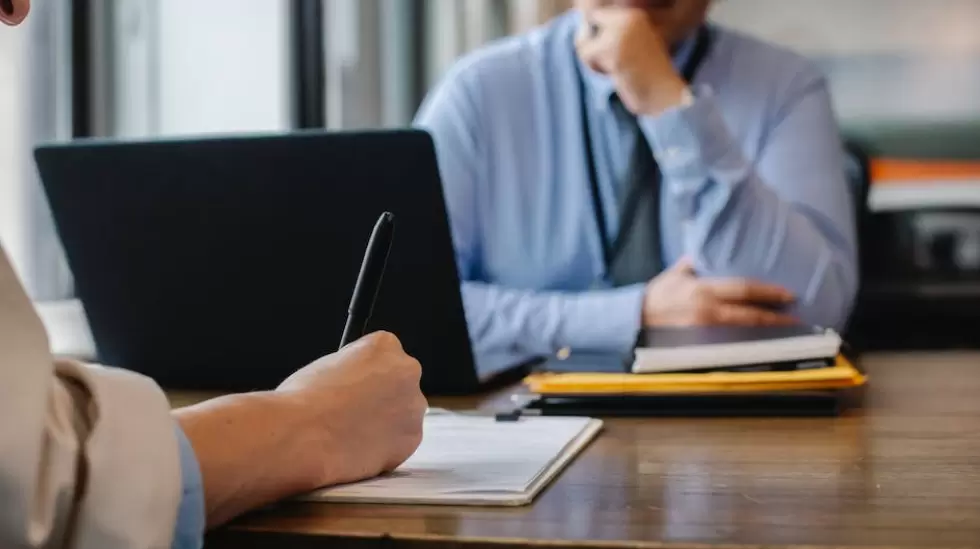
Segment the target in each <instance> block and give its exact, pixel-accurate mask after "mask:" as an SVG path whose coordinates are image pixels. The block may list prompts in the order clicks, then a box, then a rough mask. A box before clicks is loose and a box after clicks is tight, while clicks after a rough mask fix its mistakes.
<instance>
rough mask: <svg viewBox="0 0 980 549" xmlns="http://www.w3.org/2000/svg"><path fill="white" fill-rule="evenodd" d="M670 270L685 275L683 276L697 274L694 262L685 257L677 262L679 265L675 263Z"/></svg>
mask: <svg viewBox="0 0 980 549" xmlns="http://www.w3.org/2000/svg"><path fill="white" fill-rule="evenodd" d="M670 270H671V271H674V272H678V273H683V274H686V275H695V274H697V273H696V272H695V270H694V260H692V259H691V258H690V257H688V256H684V257H682V258H680V259H679V260H678V261H677V263H674V264H673V265H672V266H671V267H670Z"/></svg>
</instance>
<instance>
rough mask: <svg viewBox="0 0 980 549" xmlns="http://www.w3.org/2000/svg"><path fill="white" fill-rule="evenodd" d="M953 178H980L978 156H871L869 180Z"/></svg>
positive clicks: (896, 182) (904, 181) (879, 181)
mask: <svg viewBox="0 0 980 549" xmlns="http://www.w3.org/2000/svg"><path fill="white" fill-rule="evenodd" d="M954 180H964V181H969V182H974V183H975V182H977V181H978V180H980V161H978V160H928V159H921V160H920V159H904V158H901V159H900V158H874V159H872V160H871V181H872V184H875V185H878V184H886V185H888V184H901V183H906V182H908V183H913V182H914V183H924V182H927V181H937V182H938V181H942V182H944V183H948V182H950V181H954Z"/></svg>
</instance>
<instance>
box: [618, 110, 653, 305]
mask: <svg viewBox="0 0 980 549" xmlns="http://www.w3.org/2000/svg"><path fill="white" fill-rule="evenodd" d="M613 101H614V102H615V103H616V105H614V107H615V108H617V109H622V115H623V116H628V117H629V120H630V125H631V129H632V131H633V132H634V135H635V136H636V139H635V140H634V142H635V146H634V147H633V151H632V154H631V156H630V165H629V168H628V170H627V175H626V181H624V182H623V183H625V185H624V188H623V189H622V190H621V192H619V193H618V200H617V202H618V204H617V206H618V208H619V211H620V223H619V232H618V234H617V235H616V239H615V241H613V242H610V243H609V245H610V252H611V253H610V258H609V259H610V264H609V278H610V281H611V282H612V283H613V285H615V286H628V285H631V284H636V283H644V282H648V281H649V280H650V279H652V278H654V277H655V276H657V275H658V274H660V272H661V271H662V270H663V266H664V260H663V252H662V250H661V239H660V179H661V174H660V167H659V166H657V161H656V160H655V159H654V157H653V152H652V151H651V150H650V145H649V143H648V142H647V140H646V137H645V136H644V135H643V131H642V130H641V129H640V125H639V123H638V122H637V120H636V117H635V116H633V115H632V114H630V113H629V112H628V111H626V109H625V107H622V105H621V103H620V102H619V100H618V99H614V100H613Z"/></svg>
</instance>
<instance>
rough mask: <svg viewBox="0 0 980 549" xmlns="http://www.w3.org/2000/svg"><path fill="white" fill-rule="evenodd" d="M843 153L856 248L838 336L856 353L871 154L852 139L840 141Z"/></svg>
mask: <svg viewBox="0 0 980 549" xmlns="http://www.w3.org/2000/svg"><path fill="white" fill-rule="evenodd" d="M844 152H845V154H846V156H847V159H846V160H847V165H846V170H847V180H848V183H849V184H850V188H851V194H852V198H853V200H854V226H855V228H856V229H857V248H858V254H857V257H858V292H857V297H856V298H855V302H854V309H853V311H852V312H851V317H850V320H849V321H848V323H847V324H846V326H845V329H844V333H843V334H842V336H843V337H844V339H845V340H846V341H848V343H849V344H850V345H851V347H852V348H853V350H854V351H855V352H860V349H861V346H862V342H861V335H860V332H859V330H855V323H856V322H855V321H857V320H859V317H860V316H861V314H862V312H863V307H862V305H863V303H862V302H863V293H864V292H863V291H862V289H863V288H864V285H865V282H866V278H867V276H868V271H869V266H870V264H871V263H872V262H871V261H869V259H870V258H869V255H870V253H871V250H872V249H871V247H869V246H868V245H867V243H868V235H869V233H870V232H871V230H872V228H871V221H872V216H871V210H870V208H869V207H868V196H869V195H870V193H871V155H870V153H869V151H868V148H867V147H866V146H865V145H864V144H862V143H860V142H858V141H856V140H853V139H846V140H845V141H844Z"/></svg>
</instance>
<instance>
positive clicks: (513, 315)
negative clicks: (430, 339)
mask: <svg viewBox="0 0 980 549" xmlns="http://www.w3.org/2000/svg"><path fill="white" fill-rule="evenodd" d="M644 293H645V287H644V286H642V285H639V286H631V287H627V288H620V289H616V290H597V291H590V292H580V293H571V292H536V291H528V290H515V289H509V288H504V287H501V286H495V285H489V284H483V283H476V282H467V283H464V284H463V302H464V305H465V307H466V317H467V323H468V325H469V328H470V336H471V338H472V339H473V341H474V342H475V346H476V348H477V350H478V351H486V352H492V351H501V350H508V351H513V350H517V351H520V352H527V353H534V354H541V355H546V354H551V353H554V352H555V351H556V350H558V349H561V348H562V347H571V348H575V349H583V350H596V351H613V352H626V351H628V350H630V349H631V348H632V347H633V345H634V344H635V342H636V337H637V334H638V333H639V329H640V323H641V317H642V308H643V295H644Z"/></svg>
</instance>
